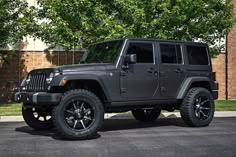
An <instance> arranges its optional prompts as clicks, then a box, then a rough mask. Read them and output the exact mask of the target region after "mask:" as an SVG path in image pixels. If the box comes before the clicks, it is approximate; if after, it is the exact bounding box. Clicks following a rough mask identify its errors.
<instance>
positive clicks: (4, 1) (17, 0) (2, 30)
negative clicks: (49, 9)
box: [0, 0, 34, 59]
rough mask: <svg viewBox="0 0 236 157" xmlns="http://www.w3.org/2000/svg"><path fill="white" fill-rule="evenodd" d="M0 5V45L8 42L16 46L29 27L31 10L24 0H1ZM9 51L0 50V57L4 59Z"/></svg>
mask: <svg viewBox="0 0 236 157" xmlns="http://www.w3.org/2000/svg"><path fill="white" fill-rule="evenodd" d="M0 6H1V7H0V47H5V46H7V45H8V44H11V45H14V46H16V47H17V45H18V44H19V43H20V41H21V40H22V38H23V37H24V36H26V35H27V34H28V32H29V30H30V29H31V22H33V21H34V20H33V15H34V14H32V13H33V10H30V8H28V5H27V3H26V2H25V1H24V0H1V1H0ZM29 24H30V25H29ZM12 52H14V51H12ZM9 53H10V51H8V52H5V51H0V58H3V59H4V58H5V57H6V56H7V55H8V54H9ZM11 54H13V53H11Z"/></svg>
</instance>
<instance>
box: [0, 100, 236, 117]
mask: <svg viewBox="0 0 236 157" xmlns="http://www.w3.org/2000/svg"><path fill="white" fill-rule="evenodd" d="M21 107H22V105H21V104H19V103H13V104H1V105H0V116H20V115H21ZM215 109H216V111H236V100H228V101H226V100H217V101H215Z"/></svg>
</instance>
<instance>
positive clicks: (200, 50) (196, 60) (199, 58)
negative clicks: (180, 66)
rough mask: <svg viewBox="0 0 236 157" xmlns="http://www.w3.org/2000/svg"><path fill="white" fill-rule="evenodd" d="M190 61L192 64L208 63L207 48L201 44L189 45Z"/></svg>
mask: <svg viewBox="0 0 236 157" xmlns="http://www.w3.org/2000/svg"><path fill="white" fill-rule="evenodd" d="M187 53H188V62H189V64H192V65H208V63H209V61H208V55H207V48H206V47H201V46H187Z"/></svg>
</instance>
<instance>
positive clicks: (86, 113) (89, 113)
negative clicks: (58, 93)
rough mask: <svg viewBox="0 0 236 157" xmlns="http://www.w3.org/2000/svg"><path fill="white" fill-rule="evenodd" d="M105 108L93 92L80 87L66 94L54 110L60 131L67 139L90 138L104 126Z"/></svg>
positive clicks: (55, 122)
mask: <svg viewBox="0 0 236 157" xmlns="http://www.w3.org/2000/svg"><path fill="white" fill-rule="evenodd" d="M103 119H104V109H103V105H102V103H101V101H100V100H99V98H98V97H97V96H96V95H94V94H93V93H91V92H89V91H87V90H83V89H78V90H71V91H68V92H66V93H65V94H64V96H63V98H62V100H61V102H60V104H59V105H58V106H57V107H55V109H54V111H53V120H54V124H55V126H56V128H57V130H58V132H59V133H60V134H61V135H62V136H63V137H65V138H67V139H79V140H83V139H90V138H93V137H94V135H95V134H96V133H97V131H98V129H99V128H100V127H101V126H102V122H103Z"/></svg>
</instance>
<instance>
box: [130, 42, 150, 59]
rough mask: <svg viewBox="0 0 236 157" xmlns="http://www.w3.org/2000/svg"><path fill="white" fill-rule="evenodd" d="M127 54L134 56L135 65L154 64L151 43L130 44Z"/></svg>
mask: <svg viewBox="0 0 236 157" xmlns="http://www.w3.org/2000/svg"><path fill="white" fill-rule="evenodd" d="M127 54H136V57H137V63H154V58H153V46H152V43H130V44H129V47H128V51H127Z"/></svg>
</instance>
